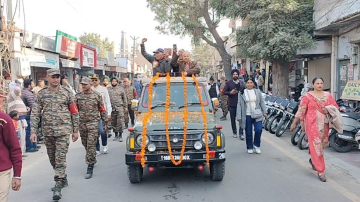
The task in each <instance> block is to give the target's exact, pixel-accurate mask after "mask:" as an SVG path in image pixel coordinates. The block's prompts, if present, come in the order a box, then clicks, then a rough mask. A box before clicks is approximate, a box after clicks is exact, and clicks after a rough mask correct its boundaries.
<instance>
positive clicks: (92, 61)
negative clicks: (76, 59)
mask: <svg viewBox="0 0 360 202" xmlns="http://www.w3.org/2000/svg"><path fill="white" fill-rule="evenodd" d="M80 52H81V55H80V62H81V63H80V64H81V66H84V67H94V68H95V67H97V65H96V60H97V57H96V49H95V48H91V47H89V46H86V45H84V44H81V50H80Z"/></svg>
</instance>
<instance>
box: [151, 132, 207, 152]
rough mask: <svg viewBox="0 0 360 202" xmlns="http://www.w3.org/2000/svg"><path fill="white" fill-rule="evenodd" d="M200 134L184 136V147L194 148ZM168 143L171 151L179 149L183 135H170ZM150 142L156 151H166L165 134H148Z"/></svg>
mask: <svg viewBox="0 0 360 202" xmlns="http://www.w3.org/2000/svg"><path fill="white" fill-rule="evenodd" d="M201 135H202V133H189V134H186V147H191V148H193V147H194V144H195V142H196V141H199V140H200V139H201ZM169 136H170V142H171V148H172V149H180V148H181V147H182V142H183V136H184V134H183V133H171V134H169ZM149 137H150V142H152V143H154V144H155V146H156V147H157V148H158V149H167V141H166V135H165V134H149Z"/></svg>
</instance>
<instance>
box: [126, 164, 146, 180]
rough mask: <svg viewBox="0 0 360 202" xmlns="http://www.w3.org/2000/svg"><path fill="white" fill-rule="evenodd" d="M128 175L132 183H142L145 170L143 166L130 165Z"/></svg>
mask: <svg viewBox="0 0 360 202" xmlns="http://www.w3.org/2000/svg"><path fill="white" fill-rule="evenodd" d="M127 174H128V177H129V180H130V182H131V183H140V182H141V180H142V177H143V168H142V167H141V165H129V166H128V168H127Z"/></svg>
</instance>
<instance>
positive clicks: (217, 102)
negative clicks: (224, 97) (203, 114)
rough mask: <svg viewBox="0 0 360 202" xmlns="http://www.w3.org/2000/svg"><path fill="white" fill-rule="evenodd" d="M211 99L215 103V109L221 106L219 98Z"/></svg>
mask: <svg viewBox="0 0 360 202" xmlns="http://www.w3.org/2000/svg"><path fill="white" fill-rule="evenodd" d="M211 101H212V103H213V106H214V109H218V108H219V100H218V99H217V98H211Z"/></svg>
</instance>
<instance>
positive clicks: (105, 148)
mask: <svg viewBox="0 0 360 202" xmlns="http://www.w3.org/2000/svg"><path fill="white" fill-rule="evenodd" d="M91 80H92V87H91V89H92V90H94V91H96V92H98V93H100V94H101V96H102V98H103V100H104V105H105V107H106V114H107V116H108V120H109V121H111V111H112V107H111V102H110V97H109V92H108V90H107V88H106V87H104V86H101V85H100V78H99V75H98V74H94V75H93V76H92V77H91ZM102 125H103V124H102V120H100V123H99V133H100V136H101V143H102V146H103V152H104V153H105V154H107V152H108V149H109V148H108V146H107V139H108V135H107V134H106V131H104V130H103V127H102ZM96 154H97V155H99V154H100V143H99V139H98V141H97V143H96Z"/></svg>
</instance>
